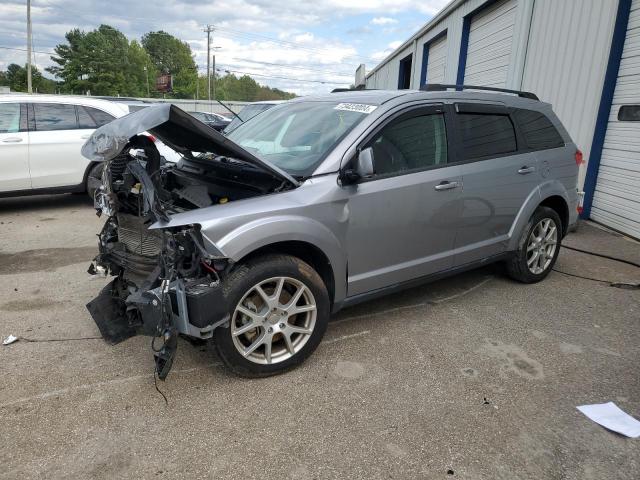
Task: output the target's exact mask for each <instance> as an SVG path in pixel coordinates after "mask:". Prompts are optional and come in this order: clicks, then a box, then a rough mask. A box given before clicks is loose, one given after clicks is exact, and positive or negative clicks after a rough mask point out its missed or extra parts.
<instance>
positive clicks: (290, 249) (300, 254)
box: [236, 240, 336, 305]
mask: <svg viewBox="0 0 640 480" xmlns="http://www.w3.org/2000/svg"><path fill="white" fill-rule="evenodd" d="M272 253H279V254H281V255H290V256H293V257H297V258H299V259H300V260H302V261H304V262H306V263H308V264H309V265H310V266H311V267H312V268H313V269H314V270H315V271H316V272H318V275H320V278H322V281H323V282H324V284H325V286H326V287H327V292H328V293H329V300H330V301H331V305H333V303H334V299H335V293H336V292H335V290H336V281H335V275H334V271H333V266H332V264H331V261H330V260H329V257H328V256H327V255H326V254H325V253H324V252H323V251H322V250H321V249H320V248H319V247H317V246H316V245H314V244H312V243H309V242H307V241H302V240H285V241H279V242H274V243H269V244H267V245H263V246H261V247H258V248H256V249H255V250H252V251H251V252H249V253H247V254H246V255H245V256H244V257H242V258H240V259H239V260H238V261H237V262H236V263H246V262H247V261H249V260H252V259H254V258H256V257H259V256H262V255H267V254H272Z"/></svg>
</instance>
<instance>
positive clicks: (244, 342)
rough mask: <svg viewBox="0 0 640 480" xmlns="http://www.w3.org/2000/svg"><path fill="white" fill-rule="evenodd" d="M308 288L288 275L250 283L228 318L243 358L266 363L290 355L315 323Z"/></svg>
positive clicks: (286, 358)
mask: <svg viewBox="0 0 640 480" xmlns="http://www.w3.org/2000/svg"><path fill="white" fill-rule="evenodd" d="M316 315H317V305H316V300H315V298H314V296H313V293H311V290H310V289H309V288H308V287H307V286H306V285H305V284H304V283H302V282H301V281H299V280H296V279H295V278H291V277H273V278H269V279H267V280H264V281H261V282H260V283H257V284H256V285H254V286H253V287H251V288H250V289H249V290H248V291H247V293H246V294H245V295H244V296H243V297H242V299H241V300H240V301H239V302H238V304H237V306H236V308H235V310H234V312H233V316H232V318H231V337H232V339H233V344H234V345H235V347H236V349H237V350H238V352H239V353H240V354H241V355H242V356H243V357H245V358H246V359H248V360H250V361H252V362H254V363H258V364H263V365H264V364H266V365H270V364H273V363H279V362H283V361H285V360H288V359H289V358H291V357H293V356H294V355H295V354H296V353H298V352H299V351H300V350H301V349H302V348H303V347H304V345H305V344H306V343H307V341H308V340H309V338H311V334H312V333H313V329H314V327H315V323H316Z"/></svg>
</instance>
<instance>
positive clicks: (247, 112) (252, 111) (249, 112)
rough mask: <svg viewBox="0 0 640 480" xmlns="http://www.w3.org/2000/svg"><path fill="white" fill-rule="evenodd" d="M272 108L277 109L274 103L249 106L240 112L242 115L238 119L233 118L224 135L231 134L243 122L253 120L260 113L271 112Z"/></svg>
mask: <svg viewBox="0 0 640 480" xmlns="http://www.w3.org/2000/svg"><path fill="white" fill-rule="evenodd" d="M271 107H275V104H274V103H258V104H255V105H247V106H246V107H244V108H243V109H242V110H240V113H238V116H237V117H235V116H234V117H233V120H232V121H231V123H230V124H229V125H227V128H225V129H224V133H225V134H229V133H231V132H232V131H234V130H235V129H236V128H238V127H239V126H240V125H242V123H243V122H246V121H247V120H250V119H252V118H253V117H255V116H256V115H258V114H259V113H262V112H264V111H265V110H269V109H270V108H271ZM238 117H240V118H238ZM240 119H242V120H240Z"/></svg>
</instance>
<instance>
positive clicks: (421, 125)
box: [345, 107, 462, 296]
mask: <svg viewBox="0 0 640 480" xmlns="http://www.w3.org/2000/svg"><path fill="white" fill-rule="evenodd" d="M366 147H371V148H372V150H373V159H374V171H375V174H374V175H373V177H371V178H370V179H366V180H364V181H361V182H359V183H358V184H357V185H354V186H349V187H345V188H350V189H352V194H351V196H350V198H349V226H348V229H347V255H348V295H349V296H353V295H358V294H361V293H365V292H368V291H372V290H376V289H380V288H384V287H388V286H392V285H394V284H396V283H400V282H403V281H407V280H412V279H415V278H419V277H422V276H426V275H429V274H432V273H435V272H439V271H442V270H446V269H448V268H450V267H451V266H452V264H453V259H452V256H451V250H452V249H453V245H454V239H455V231H456V225H457V217H458V213H459V207H460V203H459V198H460V192H461V190H462V183H461V181H462V178H461V174H460V167H459V166H456V165H449V164H448V159H449V156H448V151H449V149H450V145H449V142H448V137H447V134H446V127H445V117H444V111H443V108H442V107H438V108H436V107H422V108H419V109H413V110H411V111H409V112H404V113H401V114H399V115H398V116H396V117H395V118H392V119H391V120H388V121H387V122H386V123H385V124H383V125H381V126H379V127H378V128H377V129H376V130H375V131H374V133H372V134H371V135H370V136H369V138H368V139H367V140H365V142H364V143H363V144H362V145H361V148H366Z"/></svg>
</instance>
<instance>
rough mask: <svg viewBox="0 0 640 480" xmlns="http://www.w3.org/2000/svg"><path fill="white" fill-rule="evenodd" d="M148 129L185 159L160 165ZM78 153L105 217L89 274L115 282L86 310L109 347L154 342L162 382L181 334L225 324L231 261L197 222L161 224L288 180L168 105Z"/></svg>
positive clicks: (105, 133)
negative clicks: (98, 174) (135, 339)
mask: <svg viewBox="0 0 640 480" xmlns="http://www.w3.org/2000/svg"><path fill="white" fill-rule="evenodd" d="M146 131H148V132H149V133H151V134H153V135H154V136H157V137H159V138H160V139H161V140H162V141H163V142H164V143H166V144H167V145H169V146H171V147H172V148H174V149H175V150H176V151H178V152H179V153H181V154H182V156H183V159H182V160H181V161H180V162H178V163H169V162H165V161H164V159H163V158H162V157H161V156H160V154H159V152H158V149H157V148H156V146H155V144H154V139H153V137H152V136H151V135H148V134H147V133H146ZM82 152H83V154H84V155H85V156H86V157H88V158H90V159H91V160H94V161H102V162H104V168H103V172H102V185H101V186H100V187H99V188H98V189H97V190H96V193H95V197H94V202H95V208H96V212H97V214H98V215H99V216H104V217H106V220H105V224H104V227H103V228H102V231H101V232H100V234H99V235H98V239H99V254H98V255H97V256H96V257H95V258H94V260H93V262H92V263H91V265H90V266H89V270H88V272H89V273H90V274H92V275H100V276H106V275H111V276H113V277H114V279H113V280H112V281H111V282H110V283H109V284H107V285H106V286H105V287H104V288H103V290H102V291H101V292H100V294H99V295H98V296H97V297H96V298H95V299H93V300H92V301H91V302H89V303H88V304H87V308H88V310H89V312H90V313H91V316H92V317H93V319H94V321H95V322H96V324H97V325H98V328H99V329H100V332H101V334H102V336H103V337H104V338H105V340H106V341H107V342H109V343H112V344H116V343H119V342H122V341H124V340H126V339H128V338H130V337H132V336H134V335H149V336H152V337H153V341H152V348H153V354H154V358H155V365H156V372H157V374H158V377H159V378H160V379H165V378H166V376H167V374H168V373H169V370H170V369H171V366H172V364H173V360H174V358H175V355H176V350H177V345H178V335H186V336H188V337H192V338H196V339H201V340H206V339H208V338H211V336H212V335H213V331H214V329H215V328H216V327H217V326H219V325H222V324H223V323H225V322H227V321H228V310H229V309H228V307H227V305H226V302H225V298H224V294H223V288H222V284H223V281H224V277H225V275H226V272H227V270H228V268H229V266H230V264H231V262H230V261H229V260H228V259H227V258H225V256H224V254H223V253H222V252H220V251H218V250H217V249H216V248H215V247H213V246H212V245H209V246H208V248H209V250H211V251H209V250H207V248H205V242H204V239H203V236H202V234H201V232H200V225H198V224H193V225H185V226H180V227H171V228H169V227H163V225H166V224H167V223H168V222H169V220H170V219H171V216H172V215H175V214H177V213H182V212H185V211H189V210H193V209H197V208H205V207H210V206H213V205H216V204H223V203H227V202H229V201H233V200H236V199H242V198H248V197H251V196H257V195H263V194H266V193H271V192H274V191H281V190H283V189H286V188H290V187H292V186H295V180H293V179H291V178H290V177H288V175H287V174H284V173H283V172H280V171H279V170H278V169H277V168H276V167H269V166H265V165H264V164H262V163H261V162H260V161H259V160H258V159H256V158H255V157H253V156H252V155H251V154H250V153H249V152H245V151H244V150H242V149H241V147H238V146H237V145H235V144H233V143H232V142H230V141H229V140H227V139H225V138H224V137H222V136H221V135H220V134H218V132H215V131H213V130H212V129H210V128H209V127H207V126H205V125H203V124H200V122H198V121H197V120H195V119H193V118H192V117H191V116H190V115H188V114H186V113H184V112H182V111H180V110H179V109H177V108H176V107H174V106H171V105H162V106H159V107H150V108H147V109H145V110H141V111H139V112H136V113H134V114H131V115H127V116H126V117H123V118H121V119H118V120H115V121H114V122H111V123H110V124H107V125H105V126H104V127H101V128H99V129H98V130H96V131H95V132H94V134H93V135H92V136H91V137H90V139H89V140H88V141H87V143H86V144H85V145H84V146H83V149H82ZM196 152H199V153H196ZM231 155H233V156H231Z"/></svg>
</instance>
